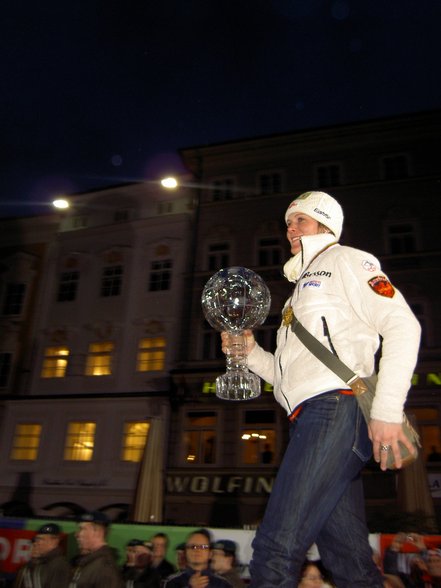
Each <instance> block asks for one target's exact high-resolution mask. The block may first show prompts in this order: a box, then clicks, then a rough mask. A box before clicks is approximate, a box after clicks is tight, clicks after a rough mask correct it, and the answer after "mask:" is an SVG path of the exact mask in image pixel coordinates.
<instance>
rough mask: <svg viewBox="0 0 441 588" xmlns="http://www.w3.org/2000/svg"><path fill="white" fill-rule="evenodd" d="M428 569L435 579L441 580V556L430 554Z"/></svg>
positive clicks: (434, 553)
mask: <svg viewBox="0 0 441 588" xmlns="http://www.w3.org/2000/svg"><path fill="white" fill-rule="evenodd" d="M427 569H428V571H429V574H430V575H431V576H433V577H434V578H441V554H440V553H436V552H430V551H429V554H428V556H427Z"/></svg>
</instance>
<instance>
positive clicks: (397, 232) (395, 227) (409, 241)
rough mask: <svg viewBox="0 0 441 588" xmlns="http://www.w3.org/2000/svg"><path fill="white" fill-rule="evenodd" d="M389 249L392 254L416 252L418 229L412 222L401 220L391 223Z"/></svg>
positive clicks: (388, 229) (388, 228)
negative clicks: (416, 229)
mask: <svg viewBox="0 0 441 588" xmlns="http://www.w3.org/2000/svg"><path fill="white" fill-rule="evenodd" d="M387 232H388V249H389V253H391V254H392V255H399V254H403V253H414V252H415V251H416V250H417V247H416V231H415V225H414V224H413V223H412V222H400V223H394V224H389V226H388V227H387Z"/></svg>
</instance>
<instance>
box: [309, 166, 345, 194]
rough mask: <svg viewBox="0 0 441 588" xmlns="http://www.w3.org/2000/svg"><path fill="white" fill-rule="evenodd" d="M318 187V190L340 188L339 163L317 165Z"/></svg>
mask: <svg viewBox="0 0 441 588" xmlns="http://www.w3.org/2000/svg"><path fill="white" fill-rule="evenodd" d="M315 176H316V185H317V187H318V188H328V187H329V186H340V184H341V167H340V164H338V163H331V164H327V165H317V166H316V168H315Z"/></svg>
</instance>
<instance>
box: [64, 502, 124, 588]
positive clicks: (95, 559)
mask: <svg viewBox="0 0 441 588" xmlns="http://www.w3.org/2000/svg"><path fill="white" fill-rule="evenodd" d="M108 528H109V519H108V518H107V517H106V515H105V514H104V513H102V512H100V511H93V512H90V513H84V514H83V515H81V518H80V521H79V523H78V530H77V532H76V539H77V543H78V548H79V550H80V553H81V554H83V555H82V556H81V557H80V558H79V559H78V561H77V564H76V568H75V570H74V572H73V576H72V580H71V583H70V588H121V587H122V586H123V585H124V584H123V580H122V576H121V573H120V571H119V569H118V566H117V564H116V555H115V551H114V549H112V548H111V547H110V546H109V545H108V544H107V532H108Z"/></svg>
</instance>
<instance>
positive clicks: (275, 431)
mask: <svg viewBox="0 0 441 588" xmlns="http://www.w3.org/2000/svg"><path fill="white" fill-rule="evenodd" d="M440 124H441V113H440V112H433V113H424V114H419V115H412V116H403V117H397V118H394V119H388V120H379V121H369V122H363V123H356V124H350V125H342V126H338V127H332V128H325V129H316V130H307V131H300V132H296V133H288V134H284V135H277V136H276V135H274V136H269V137H258V138H251V139H246V140H241V141H236V142H232V143H223V144H216V145H209V146H202V147H194V148H188V149H184V150H182V151H181V156H182V159H183V161H184V163H185V164H186V165H187V167H188V169H189V170H190V171H191V172H192V173H193V174H194V175H195V176H196V177H197V179H198V181H199V182H200V186H201V188H200V190H199V194H198V198H199V210H198V222H197V243H198V247H197V251H196V255H195V275H194V281H193V301H192V305H191V308H192V309H193V312H192V315H191V319H190V321H189V330H188V332H187V333H186V334H185V337H186V340H187V344H186V346H185V348H186V349H187V354H186V356H185V361H183V363H182V367H181V369H178V370H177V371H176V372H175V373H174V374H173V381H174V391H175V395H176V396H177V398H178V401H177V408H176V410H175V411H174V412H173V413H172V421H171V422H172V426H171V436H170V446H169V458H168V470H167V495H166V518H167V519H169V520H170V521H176V522H187V521H189V520H194V519H195V517H196V519H197V517H199V518H200V519H201V522H203V521H208V522H209V523H210V524H213V525H216V524H219V523H221V522H222V521H223V520H229V521H230V519H231V518H232V519H233V521H232V522H234V521H236V523H238V524H240V525H254V524H256V523H257V522H258V521H259V519H260V517H261V515H262V512H263V509H264V506H265V502H266V499H267V497H268V494H269V492H270V490H271V484H272V480H273V478H274V475H275V472H276V470H277V464H278V462H279V459H280V457H281V454H282V452H283V447H284V445H285V440H286V428H287V427H286V415H284V414H282V413H281V411H280V409H279V408H278V407H277V406H276V405H275V403H274V401H273V399H272V397H271V393H270V391H268V390H267V389H266V388H264V391H263V393H262V395H261V397H260V398H258V399H257V400H253V401H249V402H242V403H241V402H230V403H229V402H226V401H221V400H218V399H216V398H215V396H214V380H215V377H216V375H218V374H219V373H222V371H223V370H224V369H225V361H224V358H223V357H222V354H221V350H220V342H219V334H218V333H216V332H215V331H214V330H213V329H212V328H211V327H210V326H209V325H208V323H207V322H206V321H205V320H204V317H203V314H202V311H201V305H200V297H201V292H202V290H203V287H204V284H205V283H206V282H207V280H208V279H209V278H210V277H211V275H213V274H214V273H215V272H216V271H217V270H218V269H220V268H221V267H228V266H244V267H248V268H250V269H252V270H254V271H256V272H257V273H258V274H260V275H261V276H262V278H263V279H264V280H265V281H266V283H267V285H268V287H269V288H270V291H271V295H272V305H271V310H270V314H269V316H268V319H267V320H266V322H265V324H264V325H263V326H262V327H261V328H259V329H258V331H257V338H258V340H259V341H260V342H261V344H262V345H263V346H264V347H265V348H267V349H269V350H270V349H274V335H275V330H276V328H277V326H278V325H279V324H280V312H281V309H282V307H283V305H284V302H285V300H286V298H287V297H288V295H289V292H290V284H289V283H288V282H287V281H286V280H285V279H284V278H283V277H282V273H281V269H282V266H283V264H284V262H285V261H286V260H287V259H288V257H289V255H290V254H289V249H288V243H287V240H286V234H285V233H286V231H285V223H284V214H285V211H286V209H287V207H288V204H289V203H290V202H291V201H292V200H293V199H294V198H295V197H296V196H298V195H300V194H301V193H302V192H305V191H307V190H311V189H319V190H325V191H328V192H329V193H331V194H332V195H334V196H335V197H336V198H337V199H338V200H339V202H340V203H341V204H342V206H343V209H344V212H345V225H344V232H343V236H342V242H343V243H344V244H348V245H351V246H354V247H357V248H359V249H363V250H366V251H370V252H372V253H374V254H375V255H376V256H377V257H378V258H379V259H380V260H381V263H382V266H383V268H384V271H386V272H388V274H389V276H390V278H391V280H392V282H393V283H395V284H396V285H397V287H398V288H399V289H400V290H401V291H402V292H403V294H404V295H405V297H406V298H407V300H408V302H409V304H410V305H411V306H412V308H413V309H414V311H415V313H416V315H417V316H418V318H419V320H420V322H421V324H422V327H423V339H422V346H421V353H420V357H419V362H418V366H417V370H416V373H415V376H414V385H413V387H412V390H411V392H410V395H409V401H408V407H409V409H410V410H411V411H412V413H413V415H414V417H415V419H416V421H417V424H418V428H419V430H420V433H421V437H422V443H423V448H422V456H423V459H424V460H425V463H426V468H427V473H428V476H429V479H430V483H431V485H432V493H433V496H434V498H435V503H436V505H437V507H438V509H439V506H440V504H439V498H437V496H441V495H440V494H439V492H438V491H437V485H438V483H439V481H440V475H439V471H440V470H438V469H437V468H438V466H437V465H436V462H433V461H427V460H428V459H429V454H433V452H434V451H440V450H441V437H440V424H441V421H440V410H441V403H440V400H441V397H440V395H439V391H440V384H441V363H440V360H441V354H440V346H441V330H440V308H439V304H438V302H437V298H438V294H437V292H438V289H439V286H440V275H441V274H440V267H441V250H440V245H439V238H438V218H439V214H440V210H441V205H440V200H439V197H440V186H441V183H440V170H439V165H438V156H437V155H436V154H437V151H438V148H437V144H438V137H439V133H440ZM429 284H430V286H429ZM433 448H435V449H433ZM432 457H433V455H432ZM430 459H432V458H430ZM400 475H401V474H400ZM364 482H365V490H366V496H367V509H368V513H369V516H370V517H371V519H372V520H373V519H378V518H381V515H382V513H383V514H384V513H385V512H386V511H389V512H392V511H393V510H394V509H396V510H397V511H399V510H405V508H404V507H403V503H402V502H400V501H401V496H402V492H400V491H399V486H400V484H402V482H401V481H400V476H399V475H396V474H394V473H392V474H383V473H381V472H379V470H378V467H377V466H376V465H373V467H372V468H367V469H366V472H365V475H364ZM397 488H398V490H397ZM232 506H234V508H232ZM385 507H387V508H385Z"/></svg>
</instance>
